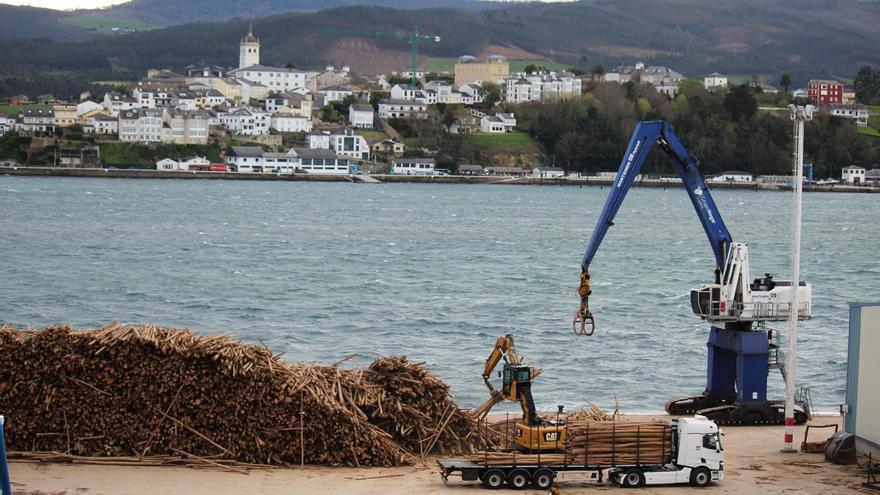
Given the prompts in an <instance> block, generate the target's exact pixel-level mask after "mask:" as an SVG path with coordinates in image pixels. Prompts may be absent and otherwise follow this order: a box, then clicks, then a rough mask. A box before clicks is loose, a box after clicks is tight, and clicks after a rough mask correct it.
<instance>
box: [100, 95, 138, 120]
mask: <svg viewBox="0 0 880 495" xmlns="http://www.w3.org/2000/svg"><path fill="white" fill-rule="evenodd" d="M133 108H140V103H139V102H138V101H137V100H135V99H134V98H130V97H128V96H125V95H122V94H119V93H107V94H105V95H104V110H105V111H106V112H108V113H109V114H110V115H113V116H116V115H119V112H121V111H123V110H131V109H133Z"/></svg>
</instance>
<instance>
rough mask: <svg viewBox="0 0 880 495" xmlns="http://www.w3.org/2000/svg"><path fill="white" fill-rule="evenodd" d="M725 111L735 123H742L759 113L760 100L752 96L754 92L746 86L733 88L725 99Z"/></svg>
mask: <svg viewBox="0 0 880 495" xmlns="http://www.w3.org/2000/svg"><path fill="white" fill-rule="evenodd" d="M724 109H725V110H726V111H727V113H728V115H730V119H731V120H734V121H737V122H739V121H742V120H746V119H749V118H751V117H752V116H753V115H755V113H757V112H758V100H756V99H755V97H754V95H752V90H751V89H750V88H749V87H748V86H746V85H745V84H740V85H738V86H733V87H731V88H730V91H728V92H727V95H726V96H725V97H724Z"/></svg>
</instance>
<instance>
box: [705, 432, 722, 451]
mask: <svg viewBox="0 0 880 495" xmlns="http://www.w3.org/2000/svg"><path fill="white" fill-rule="evenodd" d="M703 447H705V448H707V449H712V450H724V449H723V448H721V440H719V438H718V434H717V433H710V434H708V435H703Z"/></svg>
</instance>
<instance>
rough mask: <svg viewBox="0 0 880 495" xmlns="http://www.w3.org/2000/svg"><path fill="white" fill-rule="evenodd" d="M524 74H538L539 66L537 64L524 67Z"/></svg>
mask: <svg viewBox="0 0 880 495" xmlns="http://www.w3.org/2000/svg"><path fill="white" fill-rule="evenodd" d="M523 72H527V73H529V74H531V73H533V72H538V66H537V65H535V64H529V65H527V66H525V67H523Z"/></svg>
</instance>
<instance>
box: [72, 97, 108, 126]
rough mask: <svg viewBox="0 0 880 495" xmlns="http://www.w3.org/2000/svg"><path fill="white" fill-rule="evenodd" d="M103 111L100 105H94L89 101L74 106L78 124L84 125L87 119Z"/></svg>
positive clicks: (102, 106)
mask: <svg viewBox="0 0 880 495" xmlns="http://www.w3.org/2000/svg"><path fill="white" fill-rule="evenodd" d="M103 111H104V105H101V104H100V103H95V102H94V101H91V100H86V101H81V102H79V103H78V104H77V105H76V119H77V120H78V121H79V123H80V124H85V122H86V121H87V120H88V119H89V117H92V116H93V115H97V114H98V112H103Z"/></svg>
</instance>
